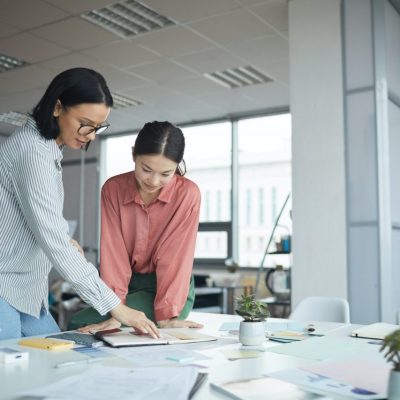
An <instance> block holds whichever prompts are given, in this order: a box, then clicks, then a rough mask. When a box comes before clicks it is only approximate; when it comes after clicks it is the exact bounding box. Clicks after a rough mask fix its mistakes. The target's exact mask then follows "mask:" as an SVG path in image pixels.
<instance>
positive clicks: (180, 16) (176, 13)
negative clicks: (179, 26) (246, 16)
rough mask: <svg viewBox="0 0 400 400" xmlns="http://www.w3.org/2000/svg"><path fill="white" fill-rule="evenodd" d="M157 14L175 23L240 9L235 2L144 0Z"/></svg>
mask: <svg viewBox="0 0 400 400" xmlns="http://www.w3.org/2000/svg"><path fill="white" fill-rule="evenodd" d="M144 3H145V4H146V5H148V6H149V7H150V8H152V9H153V10H155V11H157V12H158V13H160V14H162V15H165V16H166V17H168V18H172V19H173V20H175V21H180V22H187V21H191V20H194V19H199V18H204V17H209V16H211V15H214V14H219V13H222V12H225V11H230V10H233V9H235V8H238V7H240V6H239V5H238V3H237V2H236V1H235V0H201V1H199V0H168V1H165V0H145V1H144Z"/></svg>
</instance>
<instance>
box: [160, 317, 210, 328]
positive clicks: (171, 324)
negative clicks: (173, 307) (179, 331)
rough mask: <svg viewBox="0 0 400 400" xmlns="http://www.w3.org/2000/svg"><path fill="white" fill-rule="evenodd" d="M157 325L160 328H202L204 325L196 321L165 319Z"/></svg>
mask: <svg viewBox="0 0 400 400" xmlns="http://www.w3.org/2000/svg"><path fill="white" fill-rule="evenodd" d="M157 325H158V326H159V327H160V328H202V327H203V325H202V324H199V323H197V322H194V321H186V320H184V319H177V318H171V319H165V320H163V321H157Z"/></svg>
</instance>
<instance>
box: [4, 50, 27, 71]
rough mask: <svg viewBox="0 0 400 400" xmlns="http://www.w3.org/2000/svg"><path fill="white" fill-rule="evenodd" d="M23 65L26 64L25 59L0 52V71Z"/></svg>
mask: <svg viewBox="0 0 400 400" xmlns="http://www.w3.org/2000/svg"><path fill="white" fill-rule="evenodd" d="M25 65H28V63H27V62H26V61H23V60H19V59H18V58H14V57H10V56H7V55H5V54H0V72H6V71H11V70H13V69H16V68H20V67H23V66H25Z"/></svg>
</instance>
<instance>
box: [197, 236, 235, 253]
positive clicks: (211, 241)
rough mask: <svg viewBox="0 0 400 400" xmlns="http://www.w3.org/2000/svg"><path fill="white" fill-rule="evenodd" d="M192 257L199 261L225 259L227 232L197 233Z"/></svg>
mask: <svg viewBox="0 0 400 400" xmlns="http://www.w3.org/2000/svg"><path fill="white" fill-rule="evenodd" d="M194 256H195V258H200V259H201V258H221V259H226V258H227V257H228V234H227V232H198V233H197V241H196V250H195V254H194Z"/></svg>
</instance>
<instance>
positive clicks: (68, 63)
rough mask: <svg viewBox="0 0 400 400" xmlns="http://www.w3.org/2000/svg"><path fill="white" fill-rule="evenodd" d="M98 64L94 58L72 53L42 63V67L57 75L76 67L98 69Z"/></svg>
mask: <svg viewBox="0 0 400 400" xmlns="http://www.w3.org/2000/svg"><path fill="white" fill-rule="evenodd" d="M98 64H99V63H98V62H97V61H96V60H95V59H94V58H91V57H88V56H86V55H84V54H81V53H72V54H68V55H66V56H62V57H57V58H53V59H52V60H48V61H44V62H41V63H40V65H41V66H43V67H45V68H47V69H50V70H52V71H54V72H55V73H59V72H62V71H64V70H66V69H69V68H76V67H82V68H91V69H96V68H97V66H98Z"/></svg>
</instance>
